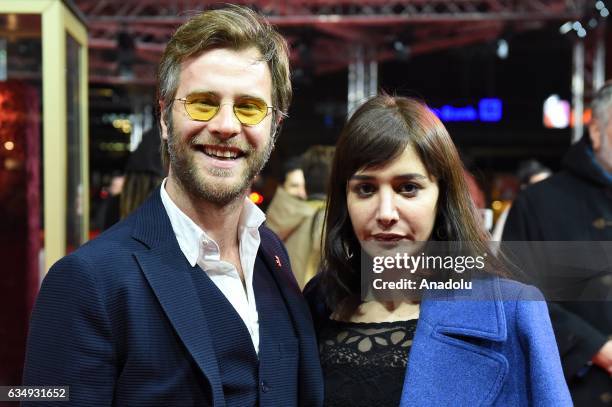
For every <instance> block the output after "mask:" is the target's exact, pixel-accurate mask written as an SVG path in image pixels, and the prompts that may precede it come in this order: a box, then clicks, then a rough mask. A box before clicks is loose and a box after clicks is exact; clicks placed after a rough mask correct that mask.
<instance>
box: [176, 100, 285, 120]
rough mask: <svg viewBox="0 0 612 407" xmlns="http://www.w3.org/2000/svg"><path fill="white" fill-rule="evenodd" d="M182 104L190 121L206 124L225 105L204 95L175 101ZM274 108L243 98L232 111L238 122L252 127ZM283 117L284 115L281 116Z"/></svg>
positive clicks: (234, 104)
mask: <svg viewBox="0 0 612 407" xmlns="http://www.w3.org/2000/svg"><path fill="white" fill-rule="evenodd" d="M175 100H177V101H179V102H183V105H184V106H185V111H186V112H187V114H188V115H189V117H190V118H191V119H192V120H197V121H202V122H207V121H209V120H212V118H213V117H215V116H216V115H217V113H219V110H220V109H221V106H222V105H224V104H226V103H219V102H218V101H217V100H215V99H214V98H211V97H209V96H206V95H193V96H187V97H186V98H180V99H175ZM270 109H274V106H268V105H267V103H266V102H265V101H263V100H261V99H258V98H244V99H241V100H239V101H238V102H236V103H233V105H232V110H233V111H234V116H236V119H238V121H239V122H240V123H242V124H244V125H246V126H254V125H256V124H259V123H261V121H262V120H263V119H264V118H265V117H266V116H267V115H268V114H269V112H270ZM283 116H284V115H283Z"/></svg>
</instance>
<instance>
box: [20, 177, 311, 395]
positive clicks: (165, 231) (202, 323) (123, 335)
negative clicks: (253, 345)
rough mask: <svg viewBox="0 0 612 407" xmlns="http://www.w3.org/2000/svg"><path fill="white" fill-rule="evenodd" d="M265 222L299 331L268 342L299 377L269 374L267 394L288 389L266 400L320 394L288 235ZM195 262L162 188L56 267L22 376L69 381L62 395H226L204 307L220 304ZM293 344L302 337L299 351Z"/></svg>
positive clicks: (264, 234)
mask: <svg viewBox="0 0 612 407" xmlns="http://www.w3.org/2000/svg"><path fill="white" fill-rule="evenodd" d="M260 233H261V246H260V249H259V252H258V257H259V258H260V259H261V260H262V261H263V263H265V265H266V266H267V268H268V269H269V270H270V271H271V275H272V276H273V279H274V281H275V283H276V285H277V286H278V287H279V292H280V295H281V296H282V300H283V301H284V303H285V306H286V309H287V312H288V314H289V316H290V319H291V322H292V324H293V331H294V332H295V336H293V337H291V338H285V339H286V341H285V342H283V338H277V337H276V336H274V337H268V338H265V337H262V338H260V344H271V343H272V344H274V345H275V347H272V348H271V349H276V350H277V351H274V352H272V353H271V354H269V359H268V360H271V361H272V362H271V363H273V364H275V366H277V367H278V369H276V370H277V371H278V372H283V371H286V370H287V369H294V370H295V369H297V370H298V371H297V372H291V373H292V374H291V375H286V376H288V377H289V378H291V377H293V378H294V380H292V381H291V383H284V382H283V380H290V379H284V378H282V377H281V378H276V379H275V380H278V381H277V382H266V381H263V379H262V378H260V380H262V382H261V386H260V387H261V389H259V391H262V392H264V393H266V397H268V396H270V395H272V394H275V393H274V389H278V390H279V391H280V393H282V394H283V395H284V396H283V397H285V398H283V399H282V400H269V402H265V403H264V402H263V401H262V400H261V398H260V403H261V405H283V406H291V405H303V406H318V405H321V404H322V397H323V382H322V376H321V368H320V364H319V359H318V351H317V346H316V338H315V333H314V330H313V327H312V321H311V317H310V313H309V311H308V307H307V305H306V303H305V301H304V299H303V298H302V296H301V293H300V291H299V288H298V286H297V284H296V282H295V279H294V278H293V275H292V273H291V269H290V266H289V260H288V258H287V255H286V252H285V249H284V247H283V246H282V244H281V243H280V241H279V240H278V238H277V237H276V236H275V235H274V234H273V233H272V232H271V231H270V230H269V229H267V228H265V227H263V226H262V227H261V228H260ZM190 272H192V268H191V266H190V265H189V263H188V262H187V260H186V259H185V256H184V255H183V253H182V252H181V250H180V248H179V246H178V243H177V241H176V238H175V236H174V232H173V230H172V226H171V224H170V220H169V219H168V216H167V214H166V212H165V210H164V207H163V205H162V202H161V198H160V194H159V189H158V190H156V191H155V192H154V193H153V194H152V196H151V198H149V199H148V201H146V202H145V203H144V204H143V205H142V206H141V207H140V208H139V209H138V210H137V211H136V212H135V214H134V215H132V216H130V217H129V218H127V219H126V220H125V221H123V222H121V223H119V224H118V225H117V226H115V227H113V228H111V229H110V230H109V231H107V232H106V233H104V234H102V235H101V236H100V237H98V238H97V239H95V240H93V241H91V242H89V243H87V244H85V245H84V246H83V247H81V248H80V249H78V250H77V251H75V252H74V253H72V254H70V255H68V256H66V257H64V258H63V259H61V260H60V261H59V262H58V263H56V264H55V265H54V266H53V267H52V268H51V270H50V271H49V273H48V275H47V276H46V278H45V280H44V282H43V285H42V288H41V291H40V294H39V296H38V299H37V302H36V305H35V308H34V311H33V313H32V319H31V324H30V332H29V337H28V344H27V355H26V364H25V372H24V384H25V385H37V386H41V385H45V386H52V385H69V386H70V402H68V403H65V402H59V403H58V405H60V406H67V405H75V406H110V405H129V406H139V405H142V406H153V405H163V406H209V405H214V406H225V405H226V403H225V400H224V395H223V392H224V389H223V383H222V382H221V374H220V371H222V369H223V368H224V366H223V364H222V363H220V361H218V360H217V358H216V356H215V348H214V343H213V340H212V339H211V333H210V331H209V327H208V325H207V322H206V320H207V318H206V315H207V313H215V312H217V313H218V311H219V310H214V309H212V310H211V309H206V304H205V303H204V304H203V303H202V302H201V301H200V298H199V294H198V292H196V289H195V287H194V283H193V280H192V279H191V278H190V277H189V273H190ZM256 297H257V293H256ZM215 315H217V317H220V318H222V315H221V316H219V315H218V314H215ZM260 318H261V315H260ZM228 340H231V338H228ZM276 342H279V343H276ZM287 344H297V346H292V347H291V349H292V351H291V352H292V353H291V354H288V353H287V352H288V349H289V347H288V346H286V345H287ZM262 346H263V345H262ZM268 348H270V347H268ZM285 351H287V352H285ZM296 366H297V367H296ZM295 377H297V380H295ZM276 386H280V387H276ZM287 389H291V391H287ZM255 391H258V390H257V389H255ZM260 397H261V396H260ZM281 398H282V397H281ZM279 403H280V404H279ZM33 405H37V404H36V403H33ZM45 405H49V404H45Z"/></svg>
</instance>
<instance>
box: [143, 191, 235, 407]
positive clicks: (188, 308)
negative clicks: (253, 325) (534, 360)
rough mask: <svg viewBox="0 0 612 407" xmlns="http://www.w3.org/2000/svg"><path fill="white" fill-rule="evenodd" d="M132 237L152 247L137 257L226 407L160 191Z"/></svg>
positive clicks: (210, 346) (209, 342)
mask: <svg viewBox="0 0 612 407" xmlns="http://www.w3.org/2000/svg"><path fill="white" fill-rule="evenodd" d="M135 216H137V219H136V223H135V224H136V226H135V228H134V233H133V237H134V238H135V239H137V240H139V241H141V242H143V243H144V244H145V245H147V246H148V247H149V249H148V250H143V251H140V252H137V253H134V256H135V257H136V260H137V261H138V264H139V265H140V267H141V269H142V271H143V273H144V275H145V277H146V279H147V281H148V282H149V285H150V286H151V288H152V289H153V292H154V293H155V296H156V297H157V300H158V301H159V303H160V304H161V306H162V308H163V310H164V312H165V313H166V315H167V317H168V319H169V320H170V323H171V324H172V326H173V327H174V329H175V330H176V332H177V334H178V336H179V337H180V339H181V340H182V341H183V344H184V345H185V347H186V348H187V350H188V351H189V352H190V353H191V356H192V357H193V359H194V360H195V362H196V363H197V365H198V366H199V368H200V369H201V370H202V372H203V373H204V375H205V376H206V378H207V379H208V381H209V383H210V386H211V388H212V394H213V400H214V401H213V402H214V405H215V406H224V405H225V403H224V398H223V390H222V386H221V376H220V373H219V366H218V363H217V360H216V358H215V357H212V355H214V354H215V350H214V347H213V343H212V339H211V336H210V332H209V329H208V325H207V324H206V318H205V315H204V313H203V311H202V309H201V307H200V301H199V298H198V295H197V292H196V289H195V287H194V285H193V282H192V280H191V278H190V276H189V270H190V267H189V264H188V263H187V262H186V261H185V259H184V257H183V254H182V253H181V251H180V248H179V246H178V243H177V242H176V239H175V237H174V232H173V230H172V226H171V224H170V220H169V219H168V217H167V215H166V213H165V210H164V208H163V205H162V203H161V198H160V197H159V189H157V190H156V191H155V192H154V193H153V194H152V197H151V198H150V199H149V200H148V201H147V202H146V203H145V204H144V205H143V207H142V208H141V209H140V210H139V212H138V213H136V214H135Z"/></svg>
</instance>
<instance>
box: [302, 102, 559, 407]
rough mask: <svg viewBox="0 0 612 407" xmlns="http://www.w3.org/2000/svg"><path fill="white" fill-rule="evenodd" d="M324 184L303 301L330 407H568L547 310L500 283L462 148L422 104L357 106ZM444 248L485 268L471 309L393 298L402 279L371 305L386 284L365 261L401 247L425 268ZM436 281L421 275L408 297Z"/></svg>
mask: <svg viewBox="0 0 612 407" xmlns="http://www.w3.org/2000/svg"><path fill="white" fill-rule="evenodd" d="M329 185H330V191H329V196H328V204H327V213H326V229H325V230H326V232H325V233H326V235H325V238H324V243H325V244H324V258H323V263H322V271H321V272H320V274H319V275H318V276H317V277H316V278H315V279H313V281H311V283H310V284H309V285H308V286H307V287H306V290H305V294H306V296H307V299H308V300H309V303H310V306H311V310H312V311H313V316H314V319H315V325H316V327H317V332H318V337H319V346H320V354H321V363H322V367H323V370H324V374H325V384H326V396H325V400H326V405H328V406H341V405H350V406H369V405H377V406H387V405H388V406H397V405H398V404H401V405H402V406H423V405H458V406H461V405H470V406H471V405H499V406H508V405H513V406H517V405H551V406H552V405H555V406H559V405H571V399H570V397H569V394H568V391H567V387H566V385H565V381H564V379H563V373H562V371H561V366H560V363H559V355H558V353H557V348H556V345H555V339H554V335H553V332H552V329H551V325H550V320H549V317H548V314H547V308H546V303H545V302H544V301H542V298H541V296H540V294H539V292H538V291H537V290H536V289H535V288H533V287H530V286H526V285H523V284H520V283H517V282H513V281H511V280H509V279H507V278H504V277H507V274H508V273H507V272H506V271H504V268H503V267H502V265H501V264H502V263H501V262H500V261H498V259H497V257H496V255H495V254H494V253H493V252H492V251H491V249H490V248H489V246H488V241H489V239H490V237H489V234H488V232H487V231H486V230H485V229H484V228H483V226H482V224H481V222H480V220H479V217H478V213H477V211H476V209H475V208H474V206H473V203H472V201H471V199H470V196H469V193H468V188H467V186H466V182H465V180H464V175H463V167H462V163H461V160H460V158H459V155H458V153H457V150H456V148H455V146H454V144H453V142H452V140H451V138H450V136H449V134H448V132H447V131H446V129H445V128H444V126H443V124H442V123H441V122H440V120H439V119H438V118H437V117H436V116H435V115H434V114H433V113H432V112H431V111H430V110H429V109H428V108H427V106H426V105H425V104H424V103H422V102H420V101H418V100H416V99H411V98H404V97H391V96H388V95H382V96H377V97H374V98H372V99H370V100H369V101H367V102H366V103H365V104H364V105H362V106H361V107H360V108H359V109H358V110H357V111H356V112H355V113H354V114H353V116H352V117H351V118H350V120H349V121H348V123H347V124H346V126H345V128H344V129H343V131H342V134H341V136H340V139H339V140H338V143H337V146H336V153H335V156H334V162H333V166H332V174H331V179H330V182H329ZM419 242H424V243H423V245H421V244H420V243H419ZM440 242H442V243H444V244H445V245H446V246H444V247H445V250H447V252H446V254H448V255H451V256H450V257H452V255H453V254H458V252H454V251H453V250H455V249H457V248H461V253H462V254H466V253H467V254H468V255H469V254H473V255H474V256H482V258H483V259H486V267H484V268H479V270H477V271H478V273H475V274H473V275H472V278H471V280H470V285H469V286H467V287H468V288H469V289H468V290H465V289H463V288H466V287H463V286H462V289H463V290H462V292H463V293H464V294H465V292H469V295H468V298H467V299H465V296H464V297H461V296H460V297H455V296H454V295H455V293H456V291H457V290H453V289H452V288H451V289H449V288H448V287H446V288H444V287H443V286H440V287H441V288H444V289H440V290H438V289H434V288H432V287H438V285H434V284H432V285H431V286H427V285H425V289H422V290H412V291H414V292H416V293H417V297H416V298H415V296H414V295H411V296H406V297H402V296H401V295H400V296H399V297H398V296H397V295H393V294H390V295H388V294H389V293H390V292H395V293H397V292H400V291H403V292H407V291H410V289H409V288H407V287H409V286H406V287H404V289H403V290H402V289H400V290H398V289H395V290H394V289H393V287H396V288H397V287H400V286H399V285H395V286H394V285H393V283H397V281H391V283H392V284H391V285H388V286H386V288H389V287H391V289H388V290H387V291H385V290H381V291H380V292H379V293H376V292H375V291H376V289H377V288H381V287H382V283H381V281H380V280H381V279H378V280H379V281H378V283H377V284H378V285H376V284H375V285H374V286H372V285H368V284H370V283H371V282H372V281H373V279H372V278H370V277H371V276H368V274H372V268H367V267H366V268H364V267H363V264H364V263H363V261H364V259H365V260H366V261H365V263H368V261H370V263H368V264H371V261H372V260H373V258H375V257H377V256H376V254H377V253H378V254H380V253H384V254H385V255H386V256H387V257H389V258H393V256H392V254H393V252H394V251H399V250H400V249H401V248H407V247H411V246H410V245H413V246H412V247H417V248H418V249H419V251H418V254H419V255H421V257H423V258H424V256H425V255H426V254H427V253H429V252H428V250H429V249H428V247H432V246H434V247H435V244H436V243H440ZM414 245H416V246H414ZM421 249H422V250H421ZM377 250H378V252H377ZM412 254H416V252H414V250H413V252H412ZM457 258H458V257H457ZM463 259H465V257H463ZM483 263H484V262H483ZM380 264H381V263H378V265H380ZM421 264H423V263H421ZM457 264H458V263H457ZM477 268H478V267H477ZM364 273H365V274H366V275H365V279H362V277H364ZM428 273H429V274H428ZM432 273H433V271H431V270H428V269H426V268H424V267H419V270H417V272H416V273H414V280H413V283H414V284H415V285H417V287H416V288H423V286H421V285H420V284H421V283H422V282H423V281H424V280H427V279H428V278H430V279H431V280H432V281H433V280H434V279H433V276H432ZM409 275H410V273H409ZM428 276H429V277H428ZM437 277H438V281H437V282H436V284H437V283H439V282H440V281H439V277H440V276H439V275H438V276H437ZM364 281H366V282H367V284H366V285H364V284H363V282H364ZM413 288H414V286H413ZM457 298H459V299H457Z"/></svg>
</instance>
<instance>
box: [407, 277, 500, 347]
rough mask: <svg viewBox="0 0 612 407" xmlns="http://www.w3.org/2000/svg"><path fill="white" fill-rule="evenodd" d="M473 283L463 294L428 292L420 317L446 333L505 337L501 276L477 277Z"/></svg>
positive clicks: (487, 338)
mask: <svg viewBox="0 0 612 407" xmlns="http://www.w3.org/2000/svg"><path fill="white" fill-rule="evenodd" d="M472 286H473V288H472V290H471V291H470V293H469V294H467V295H465V296H463V297H462V296H461V295H460V294H456V293H457V292H454V291H441V292H436V291H428V292H426V294H425V297H424V300H423V303H422V304H421V313H420V316H419V318H420V319H422V320H424V321H426V322H427V323H428V324H429V325H431V326H435V327H437V330H438V332H440V333H443V334H448V335H462V336H468V337H472V338H475V339H485V340H490V341H505V340H506V337H507V334H508V333H507V329H506V316H505V313H504V306H503V303H502V301H501V298H502V295H501V288H500V281H499V278H490V277H489V278H474V279H472Z"/></svg>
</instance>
